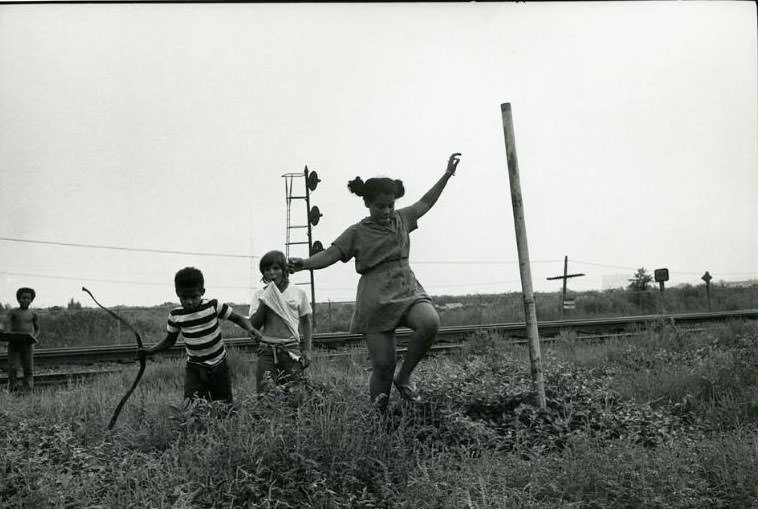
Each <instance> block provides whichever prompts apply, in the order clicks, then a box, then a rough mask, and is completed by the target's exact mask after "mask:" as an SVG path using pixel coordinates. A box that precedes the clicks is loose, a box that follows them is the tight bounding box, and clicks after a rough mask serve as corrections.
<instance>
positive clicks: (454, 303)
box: [437, 302, 463, 309]
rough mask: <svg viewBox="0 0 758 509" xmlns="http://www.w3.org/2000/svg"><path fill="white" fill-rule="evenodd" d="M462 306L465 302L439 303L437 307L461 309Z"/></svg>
mask: <svg viewBox="0 0 758 509" xmlns="http://www.w3.org/2000/svg"><path fill="white" fill-rule="evenodd" d="M462 307H463V304H462V303H460V302H448V303H447V304H439V305H437V309H459V308H462Z"/></svg>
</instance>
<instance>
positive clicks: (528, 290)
mask: <svg viewBox="0 0 758 509" xmlns="http://www.w3.org/2000/svg"><path fill="white" fill-rule="evenodd" d="M500 112H501V114H502V116H503V132H504V135H505V153H506V157H507V160H508V181H509V182H510V187H511V205H512V206H513V222H514V226H515V229H516V246H517V249H518V260H519V271H520V272H521V289H522V291H523V294H524V314H525V318H526V331H527V336H528V337H529V359H530V363H531V372H532V385H533V387H534V389H535V391H536V393H537V401H538V404H539V407H540V408H541V409H545V408H546V407H547V402H546V401H545V381H544V378H543V373H542V358H541V354H540V336H539V330H538V329H537V307H536V305H535V302H534V292H533V290H532V272H531V268H530V266H529V246H528V245H527V241H526V221H525V220H524V202H523V198H522V196H521V181H520V179H519V171H518V158H517V157H516V137H515V135H514V132H513V118H512V116H511V104H510V103H503V104H501V105H500Z"/></svg>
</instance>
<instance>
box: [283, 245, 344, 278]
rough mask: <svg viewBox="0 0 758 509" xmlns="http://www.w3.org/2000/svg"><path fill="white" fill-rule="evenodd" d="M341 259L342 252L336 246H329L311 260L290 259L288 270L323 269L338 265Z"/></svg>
mask: <svg viewBox="0 0 758 509" xmlns="http://www.w3.org/2000/svg"><path fill="white" fill-rule="evenodd" d="M341 258H342V252H341V251H340V250H339V249H338V248H337V247H335V246H329V247H328V248H327V249H326V250H324V251H320V252H318V253H316V254H315V255H313V256H311V257H310V258H290V259H289V264H288V268H289V271H290V272H297V271H299V270H317V269H323V268H324V267H328V266H329V265H332V264H334V263H337V262H338V261H339V260H340V259H341Z"/></svg>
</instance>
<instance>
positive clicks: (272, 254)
mask: <svg viewBox="0 0 758 509" xmlns="http://www.w3.org/2000/svg"><path fill="white" fill-rule="evenodd" d="M272 265H278V266H280V267H281V268H282V272H283V273H284V275H283V279H284V280H285V281H289V272H288V271H287V257H286V256H284V253H282V252H281V251H269V252H268V253H266V254H265V255H263V256H262V257H261V261H260V263H258V269H259V270H260V271H261V274H263V273H264V271H265V270H266V269H268V268H269V267H271V266H272ZM263 281H266V276H265V275H264V276H263Z"/></svg>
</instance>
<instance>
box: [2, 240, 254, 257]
mask: <svg viewBox="0 0 758 509" xmlns="http://www.w3.org/2000/svg"><path fill="white" fill-rule="evenodd" d="M0 240H4V241H6V242H22V243H25V244H43V245H49V246H66V247H82V248H89V249H111V250H115V251H132V252H142V253H162V254H182V255H194V256H215V257H221V258H246V259H247V258H258V257H257V256H254V255H244V254H233V253H199V252H195V251H175V250H171V249H150V248H137V247H124V246H105V245H100V244H78V243H75V242H56V241H49V240H32V239H15V238H10V237H0Z"/></svg>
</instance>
